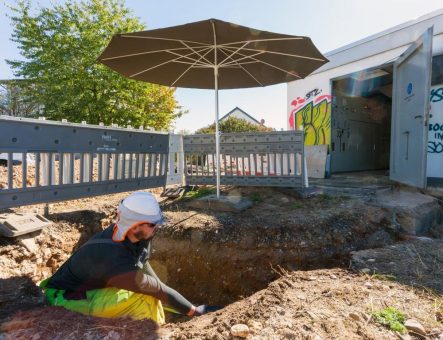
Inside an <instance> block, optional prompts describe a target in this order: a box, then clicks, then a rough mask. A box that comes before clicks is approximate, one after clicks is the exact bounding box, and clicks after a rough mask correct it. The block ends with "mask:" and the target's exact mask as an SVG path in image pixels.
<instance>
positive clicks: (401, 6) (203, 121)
mask: <svg viewBox="0 0 443 340" xmlns="http://www.w3.org/2000/svg"><path fill="white" fill-rule="evenodd" d="M5 2H6V3H11V0H4V1H2V3H1V4H0V32H2V34H1V36H0V46H1V48H0V79H9V78H12V77H13V74H12V72H11V70H10V69H9V67H8V66H7V64H6V63H5V59H14V58H20V55H19V53H18V50H17V47H16V46H15V44H14V43H13V42H11V41H10V40H9V38H10V36H11V32H12V29H11V27H10V21H9V19H8V18H7V17H6V13H7V12H8V10H7V8H6V6H5ZM59 2H61V1H57V0H52V1H49V0H41V1H35V2H33V3H35V5H36V6H38V5H40V6H50V4H51V3H59ZM126 4H127V6H128V7H129V8H131V9H132V10H133V12H134V14H135V15H136V16H138V17H139V18H140V19H141V20H142V21H143V22H144V23H145V24H146V25H147V27H148V29H154V28H160V27H167V26H173V25H180V24H184V23H187V22H193V21H198V20H204V19H208V18H217V19H221V20H225V21H231V22H235V23H238V24H241V25H244V26H251V27H254V28H257V29H261V30H266V31H274V32H279V33H285V34H294V35H304V36H309V37H311V39H312V40H313V42H314V43H315V45H316V46H317V47H318V48H319V50H320V51H321V52H324V53H325V52H328V51H331V50H333V49H336V48H338V47H341V46H343V45H346V44H349V43H352V42H354V41H356V40H359V39H362V38H364V37H366V36H369V35H372V34H375V33H378V32H380V31H383V30H385V29H387V28H390V27H392V26H395V25H398V24H401V23H403V22H405V21H408V20H412V19H414V18H417V17H419V16H421V15H424V14H427V13H429V12H431V11H434V10H437V9H440V8H443V1H442V0H425V1H418V0H371V1H367V0H313V1H299V0H273V1H272V0H223V1H214V0H160V1H159V0H126ZM176 97H177V99H178V101H179V103H180V104H181V105H182V106H183V107H184V108H185V109H187V110H188V111H189V113H188V114H187V115H185V116H184V117H182V118H180V119H179V120H177V121H176V123H175V130H176V131H179V130H183V129H186V130H189V131H194V130H195V129H198V128H200V127H203V126H206V125H209V124H211V123H213V122H214V92H213V91H211V90H195V89H178V90H177V92H176ZM219 104H220V117H221V116H223V115H225V114H226V113H227V112H229V111H230V110H232V109H233V108H234V107H236V106H238V107H240V108H241V109H243V110H244V111H246V112H248V113H249V114H250V115H252V116H254V117H255V118H256V119H258V120H260V119H262V118H263V119H264V120H265V121H266V123H265V124H266V125H268V126H271V127H274V128H277V129H280V128H285V129H286V110H287V107H286V85H285V84H280V85H274V86H269V87H264V88H256V89H243V90H223V91H220V93H219Z"/></svg>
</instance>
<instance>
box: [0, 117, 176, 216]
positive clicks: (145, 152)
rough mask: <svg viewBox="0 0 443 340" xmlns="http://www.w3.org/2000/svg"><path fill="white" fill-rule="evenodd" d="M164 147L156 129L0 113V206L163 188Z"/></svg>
mask: <svg viewBox="0 0 443 340" xmlns="http://www.w3.org/2000/svg"><path fill="white" fill-rule="evenodd" d="M168 147H169V135H168V134H165V133H160V132H148V131H143V130H135V129H123V128H110V127H104V126H95V125H86V124H75V123H67V122H53V121H46V120H39V119H25V118H15V117H9V116H0V153H5V154H7V155H8V156H7V157H8V161H7V167H6V168H3V169H0V170H2V171H1V172H0V175H1V176H3V178H1V179H0V208H8V207H14V206H21V205H27V204H36V203H47V202H53V201H61V200H68V199H75V198H81V197H89V196H95V195H103V194H110V193H116V192H122V191H130V190H139V189H146V188H153V187H161V186H164V185H165V184H166V173H167V167H166V164H167V157H168ZM17 155H20V157H17ZM14 160H15V161H14ZM14 162H15V165H14ZM5 170H6V171H5ZM1 183H4V184H1Z"/></svg>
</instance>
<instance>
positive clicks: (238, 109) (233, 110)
mask: <svg viewBox="0 0 443 340" xmlns="http://www.w3.org/2000/svg"><path fill="white" fill-rule="evenodd" d="M235 111H240V112H241V113H243V114H244V115H246V116H247V117H248V118H250V119H252V120H253V121H254V122H256V123H257V124H260V125H261V122H259V121H258V120H257V119H255V118H254V117H252V116H251V115H250V114H248V113H246V112H245V111H243V110H242V109H240V108H239V107H238V106H236V107H235V108H233V109H232V110H231V111H229V112H228V113H227V114H225V115H224V116H223V117H221V118H220V119H219V120H218V121H219V122H220V121H222V120H223V119H226V118H228V117H229V116H230V115H231V114H232V113H234V112H235Z"/></svg>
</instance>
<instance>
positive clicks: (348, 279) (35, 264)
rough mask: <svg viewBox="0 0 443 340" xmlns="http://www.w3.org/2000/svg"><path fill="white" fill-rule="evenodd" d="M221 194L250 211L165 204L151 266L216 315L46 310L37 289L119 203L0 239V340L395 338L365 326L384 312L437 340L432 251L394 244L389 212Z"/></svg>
mask: <svg viewBox="0 0 443 340" xmlns="http://www.w3.org/2000/svg"><path fill="white" fill-rule="evenodd" d="M159 193H160V190H157V191H156V194H159ZM224 193H225V194H227V195H236V194H241V195H242V196H244V197H250V198H251V199H253V200H254V201H255V204H254V206H253V207H252V208H250V209H248V210H246V211H244V212H242V213H228V212H214V211H209V210H193V209H191V208H189V207H188V205H187V202H186V201H183V200H175V201H171V200H164V201H163V202H162V205H163V208H164V210H165V215H166V217H167V218H168V220H169V222H168V224H167V225H166V226H165V227H164V228H163V229H161V230H160V232H159V233H158V235H157V236H156V240H155V242H154V252H153V255H152V264H153V266H154V268H155V270H156V271H157V272H158V274H159V276H160V277H161V278H162V279H163V280H164V281H165V282H167V283H168V284H169V285H170V286H172V287H174V288H176V289H177V290H179V291H180V292H181V293H183V295H185V296H186V297H188V298H189V299H190V300H191V301H193V302H194V303H195V304H202V303H205V304H211V305H218V306H225V308H223V309H221V310H219V311H217V312H214V313H210V314H208V315H204V316H201V317H198V318H194V319H191V320H189V319H188V318H181V319H178V320H177V319H173V318H170V321H174V323H168V324H166V325H164V326H162V327H157V326H156V325H154V324H153V323H152V322H149V321H143V322H141V321H138V322H136V321H131V320H128V319H113V320H105V319H99V318H91V317H85V316H82V315H79V314H76V313H71V312H69V311H65V310H62V309H59V308H56V307H48V306H45V304H44V301H43V298H42V296H41V292H40V290H39V289H38V288H37V287H36V285H35V283H36V282H38V281H40V280H41V279H42V278H45V277H48V276H49V275H51V273H52V272H54V271H55V270H56V269H57V268H58V267H59V266H60V265H61V263H62V262H63V261H64V260H66V258H67V257H68V256H69V254H70V253H71V252H72V251H73V250H74V249H76V248H77V247H78V246H79V245H81V244H82V243H83V242H85V241H86V240H87V239H88V238H89V237H90V236H91V235H93V234H94V233H95V232H97V231H98V230H101V229H102V228H104V227H106V226H107V225H109V223H111V221H112V218H113V214H114V213H115V207H116V205H117V204H118V202H119V200H120V199H121V198H123V197H125V196H126V193H121V194H115V195H109V196H102V197H97V198H87V199H82V200H76V201H69V202H62V203H56V204H52V205H51V207H50V216H49V219H50V220H52V221H53V222H54V223H53V225H52V226H50V227H49V228H47V229H46V230H43V231H42V232H41V233H40V234H38V235H33V236H34V238H28V239H21V240H11V239H4V238H0V266H1V268H2V270H1V272H0V322H3V323H2V326H1V327H2V332H3V333H2V335H0V339H1V338H2V337H4V338H11V339H15V338H23V339H30V338H33V339H47V338H51V339H54V338H59V339H78V338H86V339H102V338H106V339H122V338H130V339H138V338H140V339H149V338H165V339H166V338H170V339H191V338H192V339H229V338H232V335H231V333H230V332H231V327H232V326H233V325H235V324H246V325H248V327H249V333H248V339H263V338H272V339H280V338H288V339H294V338H301V339H317V340H318V339H328V338H340V339H360V338H361V339H396V338H398V334H396V333H395V332H393V331H391V330H389V329H388V328H387V327H385V326H382V325H380V324H378V323H376V322H375V320H374V318H373V317H372V316H371V315H372V313H373V312H375V311H378V310H381V309H383V308H385V307H387V306H391V307H395V308H396V309H397V310H399V311H402V312H403V313H405V314H406V316H407V318H412V319H414V320H416V321H418V322H419V323H420V324H421V325H422V326H423V327H424V329H425V332H426V334H427V335H426V336H427V337H428V338H435V339H437V338H439V337H440V336H443V335H442V334H443V324H442V313H443V298H442V295H441V294H442V293H443V254H442V251H443V241H442V240H437V239H432V240H420V239H418V240H408V241H402V242H400V243H399V242H398V241H399V240H398V235H397V230H396V226H395V225H393V224H392V223H391V216H390V215H389V213H387V212H385V211H383V210H382V209H380V208H377V207H374V206H371V205H368V204H367V203H366V201H365V200H356V199H348V198H344V197H329V196H317V197H313V198H309V199H305V200H301V199H298V198H296V197H294V196H291V195H289V194H288V193H287V192H281V191H279V190H276V189H269V188H225V189H224ZM14 210H16V211H35V212H40V213H42V211H43V206H42V205H38V206H30V207H22V208H17V209H14ZM393 247H394V248H393ZM351 252H352V258H351ZM417 254H418V255H417ZM338 267H340V268H338ZM365 273H366V274H365ZM387 279H391V280H393V281H386V280H387ZM411 336H412V337H420V336H419V335H417V334H415V333H411Z"/></svg>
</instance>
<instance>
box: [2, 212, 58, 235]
mask: <svg viewBox="0 0 443 340" xmlns="http://www.w3.org/2000/svg"><path fill="white" fill-rule="evenodd" d="M50 224H51V221H49V220H47V219H46V218H44V217H43V216H41V215H38V214H30V213H24V214H20V213H14V214H3V215H0V234H1V235H3V236H6V237H17V236H20V235H24V234H29V233H32V232H34V231H38V230H41V229H43V228H45V227H47V226H49V225H50Z"/></svg>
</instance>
